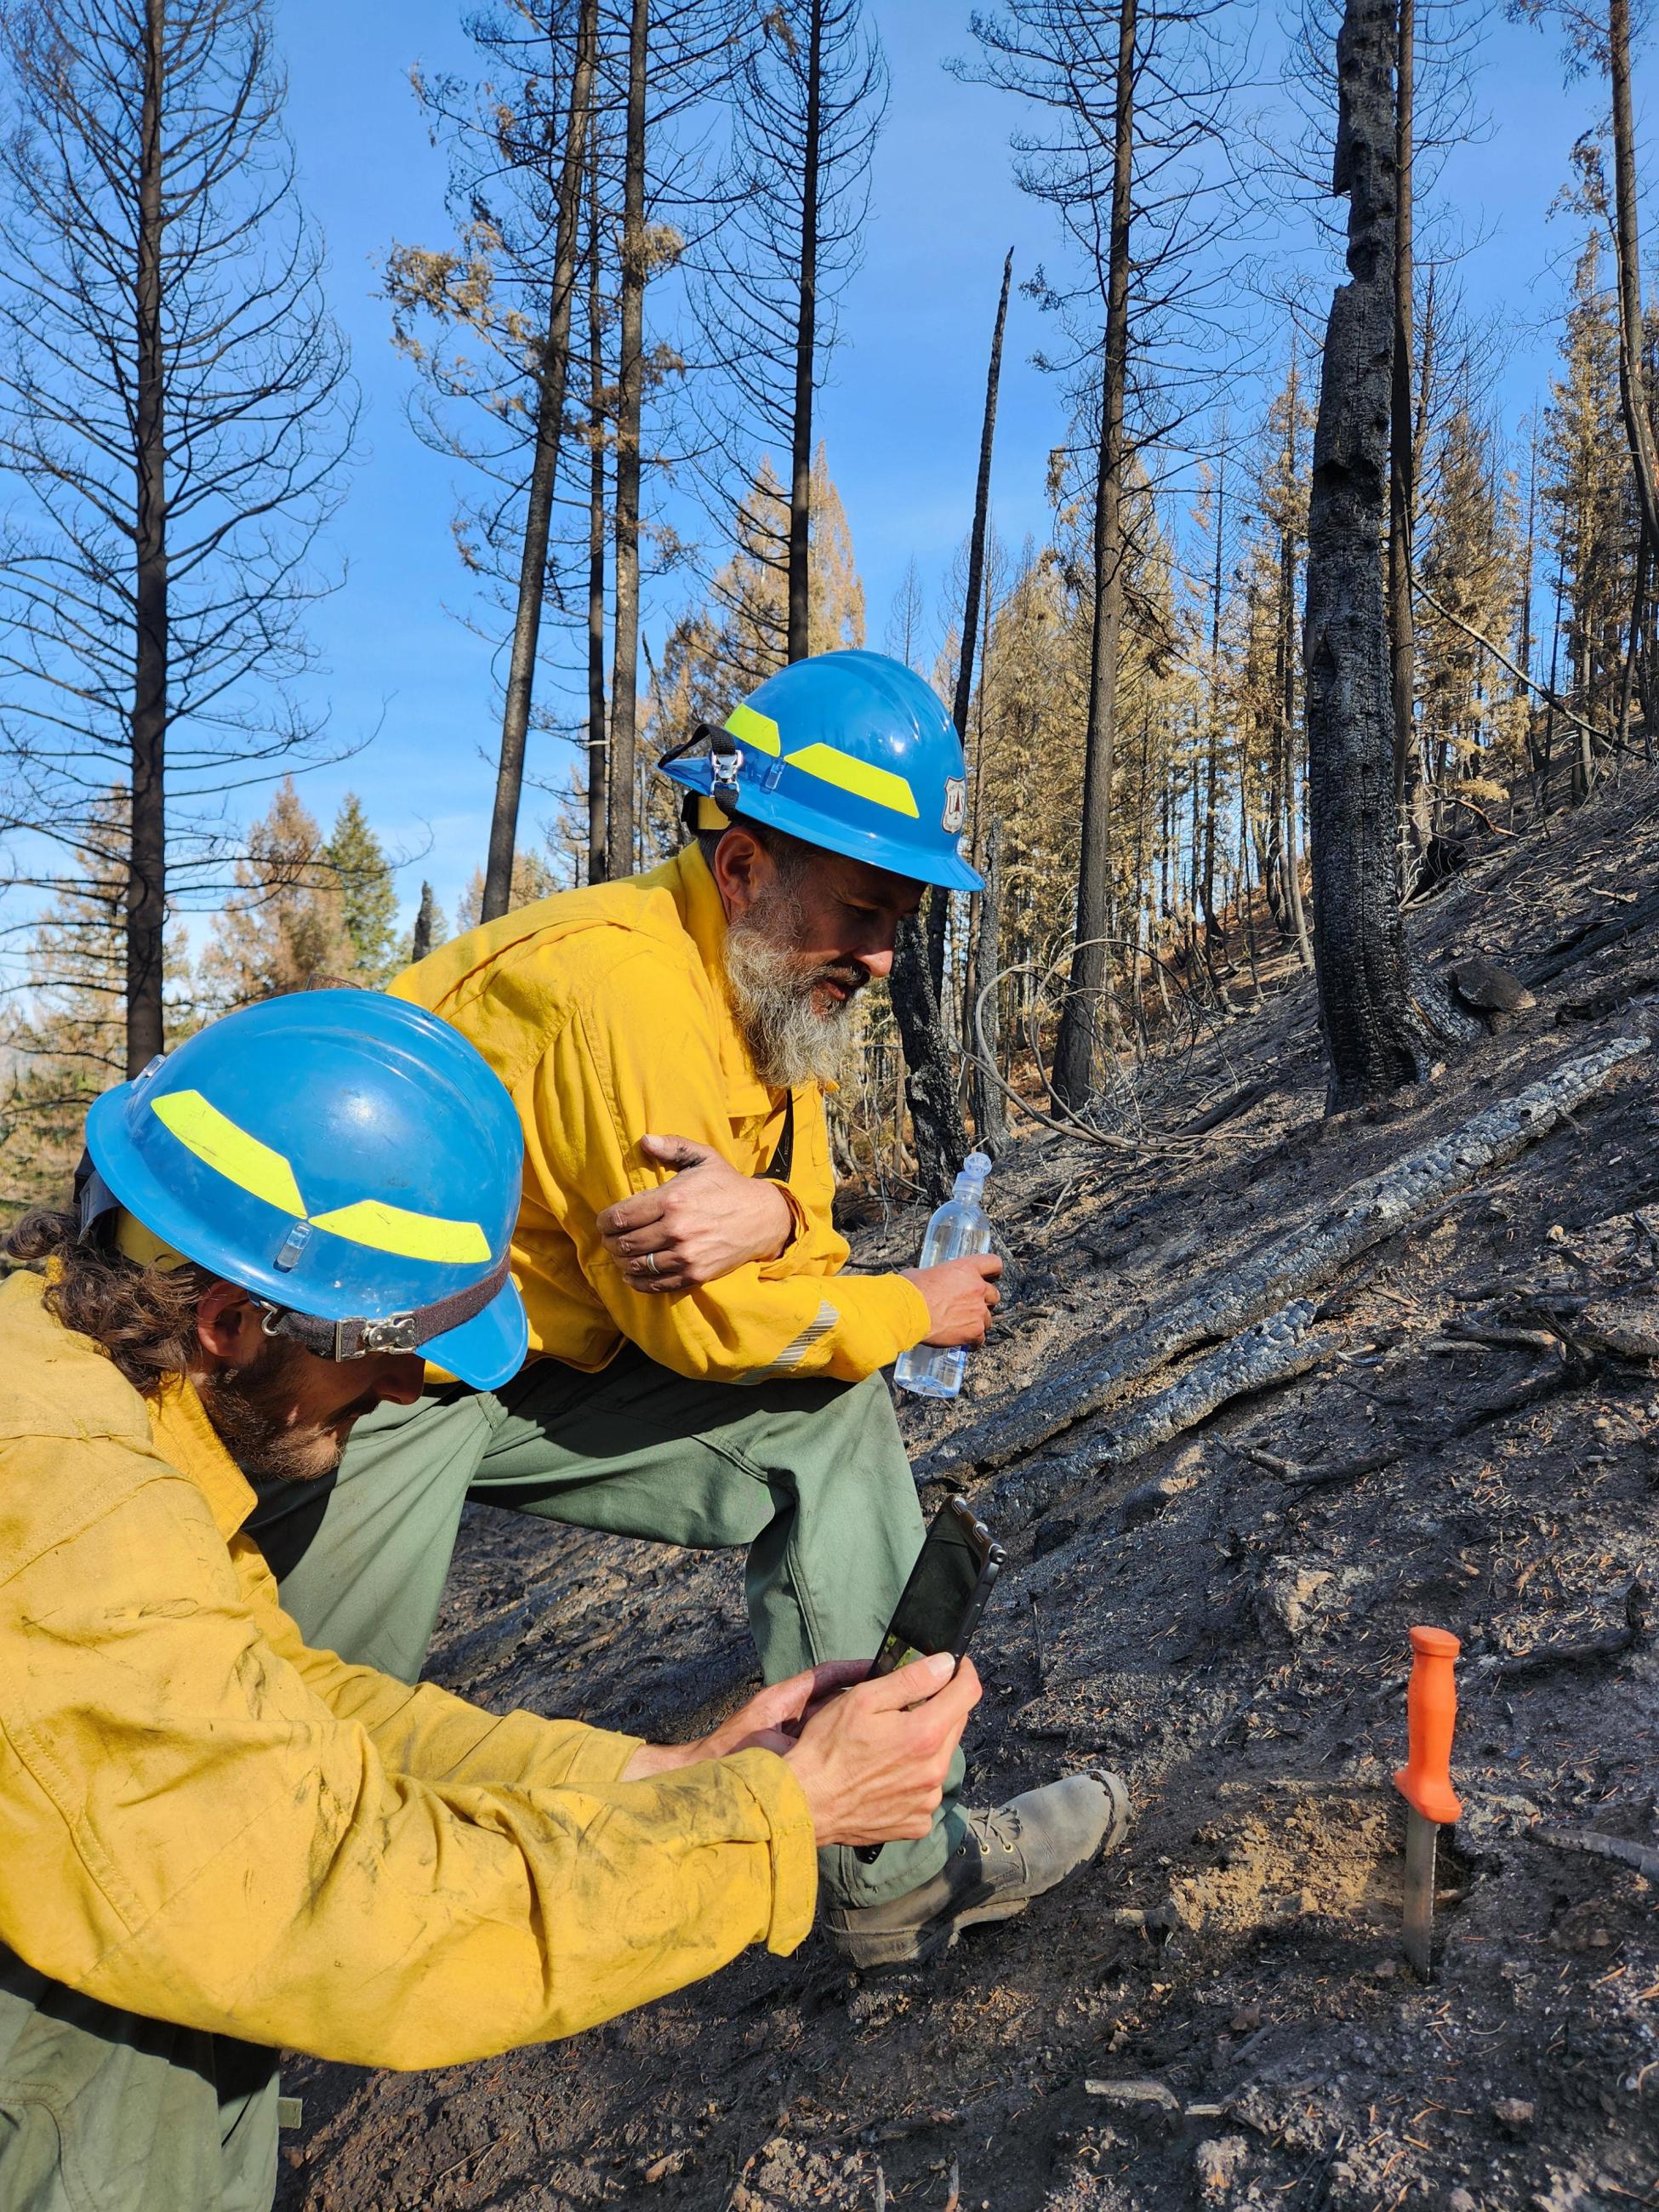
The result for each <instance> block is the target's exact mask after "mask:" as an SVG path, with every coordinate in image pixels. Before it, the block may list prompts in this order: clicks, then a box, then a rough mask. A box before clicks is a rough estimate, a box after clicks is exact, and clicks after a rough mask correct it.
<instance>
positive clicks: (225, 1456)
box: [149, 1375, 258, 1543]
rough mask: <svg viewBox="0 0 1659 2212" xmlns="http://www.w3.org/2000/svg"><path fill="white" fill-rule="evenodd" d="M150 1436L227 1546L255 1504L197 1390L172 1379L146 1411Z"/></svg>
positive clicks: (249, 1486) (178, 1377)
mask: <svg viewBox="0 0 1659 2212" xmlns="http://www.w3.org/2000/svg"><path fill="white" fill-rule="evenodd" d="M149 1427H150V1434H151V1436H152V1437H154V1439H155V1448H156V1449H157V1450H158V1451H159V1452H161V1455H162V1456H163V1457H164V1458H165V1459H166V1460H167V1464H168V1465H169V1466H170V1467H176V1468H178V1470H179V1474H185V1475H188V1476H189V1477H190V1480H191V1481H192V1482H193V1483H194V1484H195V1485H196V1487H197V1489H198V1490H199V1491H200V1492H201V1493H202V1495H203V1497H204V1498H206V1500H207V1502H208V1510H209V1511H210V1513H211V1514H212V1516H213V1523H214V1526H215V1528H217V1529H218V1531H219V1534H221V1535H222V1537H223V1538H224V1540H225V1541H226V1542H227V1543H228V1542H229V1541H230V1540H231V1538H232V1537H233V1536H234V1534H236V1532H237V1530H238V1529H239V1528H240V1527H241V1525H242V1523H243V1522H244V1521H246V1519H247V1516H248V1515H249V1514H250V1513H252V1510H253V1508H254V1506H255V1504H257V1503H258V1500H257V1499H256V1498H255V1496H254V1492H253V1486H252V1483H250V1482H249V1480H248V1479H247V1477H246V1475H245V1474H243V1473H242V1470H241V1469H240V1468H239V1467H238V1466H237V1464H236V1462H235V1461H234V1459H232V1457H231V1455H230V1454H229V1453H228V1451H227V1450H226V1449H225V1448H224V1446H223V1444H222V1443H221V1442H220V1441H219V1433H218V1431H217V1430H216V1428H215V1427H214V1425H213V1424H212V1422H211V1421H210V1420H209V1419H208V1417H207V1408H206V1407H204V1405H203V1403H202V1401H201V1400H200V1398H198V1397H197V1395H196V1392H195V1389H193V1388H192V1386H191V1384H190V1383H187V1382H186V1381H185V1378H184V1376H182V1375H170V1376H168V1377H167V1380H166V1382H165V1383H163V1384H162V1385H161V1395H160V1396H159V1397H158V1398H156V1399H155V1400H154V1401H152V1402H151V1405H150V1411H149Z"/></svg>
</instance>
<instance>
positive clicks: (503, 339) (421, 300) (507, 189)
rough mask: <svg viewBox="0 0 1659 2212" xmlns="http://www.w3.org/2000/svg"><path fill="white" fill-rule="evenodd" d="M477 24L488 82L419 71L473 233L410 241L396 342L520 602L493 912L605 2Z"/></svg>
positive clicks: (537, 603)
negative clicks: (476, 488)
mask: <svg viewBox="0 0 1659 2212" xmlns="http://www.w3.org/2000/svg"><path fill="white" fill-rule="evenodd" d="M468 28H469V33H470V36H471V40H472V41H473V44H474V46H476V47H477V51H478V53H479V57H480V60H481V63H482V64H483V75H482V76H481V77H480V79H479V81H478V82H477V84H471V83H468V82H465V81H464V80H463V79H461V78H459V77H456V76H436V77H428V76H424V75H422V74H421V73H420V72H418V71H417V72H416V75H415V77H414V86H415V92H416V98H417V99H418V100H419V101H420V103H421V105H422V108H423V109H424V110H425V112H426V113H427V116H428V120H429V122H430V124H431V126H432V128H433V131H434V132H435V134H436V135H439V136H441V138H442V139H443V140H444V142H445V143H447V148H448V151H449V156H450V193H449V197H450V203H451V205H452V207H453V209H454V210H455V213H456V218H457V238H456V242H455V244H454V245H453V246H448V247H442V248H438V249H432V248H428V247H423V246H396V247H394V248H393V250H392V253H391V254H390V255H389V256H388V258H387V262H386V279H385V282H386V296H387V298H388V300H389V301H391V304H392V328H393V334H394V338H395V341H396V343H398V346H399V348H400V349H401V350H402V351H403V352H404V355H405V356H406V357H407V358H408V359H409V360H410V362H412V363H413V365H414V366H415V367H416V368H417V369H418V370H419V371H420V373H421V376H422V390H421V392H420V394H419V398H418V400H417V403H416V407H415V409H414V410H413V418H414V422H415V426H416V430H417V432H418V433H419V435H421V436H422V439H423V440H424V441H425V442H427V443H428V444H429V445H431V446H433V447H435V449H436V450H437V451H439V452H441V453H453V454H454V455H456V456H457V457H458V458H460V459H465V460H466V461H467V462H469V463H470V464H471V465H472V466H473V467H474V468H476V469H477V470H478V471H480V472H481V474H482V475H483V477H484V479H485V480H486V482H487V483H489V485H490V486H491V489H489V491H488V492H487V493H486V494H485V495H484V496H483V499H482V500H474V501H469V503H468V505H467V506H466V507H465V508H464V510H463V512H462V514H461V516H460V517H459V518H458V524H457V539H458V543H459V545H460V547H461V550H462V557H463V558H464V559H465V561H466V562H467V563H468V565H469V567H471V568H473V569H474V570H475V571H480V572H483V573H487V574H491V575H493V577H494V579H495V583H496V586H497V588H498V589H499V591H500V592H501V595H502V597H503V599H505V600H506V602H507V604H508V605H510V606H511V608H512V629H511V633H510V644H509V647H508V659H507V676H506V681H505V685H504V690H503V697H502V705H501V741H500V744H499V747H498V750H497V755H496V772H495V799H494V803H493V805H492V808H491V812H490V823H489V857H488V861H487V864H486V866H485V870H484V883H483V907H482V917H483V920H485V921H493V920H494V919H495V916H496V915H501V914H504V913H505V912H506V911H507V905H508V903H509V901H510V897H511V888H512V878H513V852H514V847H515V845H516V842H517V838H518V823H519V806H520V799H521V796H522V793H523V788H524V774H525V755H526V743H527V739H528V735H529V731H530V726H531V721H532V712H533V710H534V706H535V689H536V676H537V669H538V661H539V658H540V655H541V653H542V650H543V640H542V628H543V620H544V611H545V606H546V601H547V598H548V585H549V573H550V558H551V557H552V556H551V548H552V543H553V527H554V518H555V509H556V501H557V498H558V488H559V471H560V467H561V462H562V453H563V447H564V429H565V404H566V396H567V391H568V381H569V370H570V352H571V331H572V319H573V307H574V297H575V293H576V289H577V276H578V250H577V249H578V234H579V231H580V222H581V200H582V186H583V182H584V176H585V173H586V172H587V171H589V170H590V169H591V167H592V156H593V152H594V148H595V143H596V141H597V137H598V132H599V117H598V114H597V112H596V86H595V75H596V70H597V66H598V60H599V0H579V4H578V5H577V6H575V7H574V8H573V7H571V6H569V5H568V4H567V0H531V4H527V5H526V6H524V7H522V8H518V7H509V8H506V9H502V10H500V11H490V10H481V11H480V12H479V13H478V14H477V15H474V16H473V17H472V18H471V21H470V23H469V26H468ZM458 402H460V403H465V408H464V409H463V410H462V412H461V413H459V414H458V413H457V411H456V403H458Z"/></svg>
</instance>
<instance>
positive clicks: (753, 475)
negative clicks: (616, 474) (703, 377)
mask: <svg viewBox="0 0 1659 2212" xmlns="http://www.w3.org/2000/svg"><path fill="white" fill-rule="evenodd" d="M886 106H887V66H886V63H885V61H884V58H883V56H882V52H881V47H880V44H879V42H878V39H877V37H876V34H875V32H874V30H873V28H872V27H871V26H870V25H869V24H868V23H867V21H866V18H865V13H864V9H863V4H862V0H779V4H777V5H775V6H772V7H769V8H768V9H765V10H764V12H763V14H762V15H761V17H760V21H759V24H758V28H757V33H756V35H755V36H754V37H753V38H752V39H751V40H750V41H749V42H748V43H747V45H746V46H744V50H743V54H742V58H741V61H740V63H739V65H738V70H737V73H736V76H735V80H734V84H733V112H732V145H731V149H730V158H729V167H728V174H727V177H726V182H725V185H724V205H725V210H726V212H725V217H724V220H723V221H722V222H719V223H718V224H714V225H711V226H710V227H709V228H708V232H707V234H706V236H705V237H704V239H703V240H702V242H701V244H700V245H698V246H694V247H693V249H692V254H691V258H693V260H694V261H695V263H696V294H697V297H698V303H699V304H698V318H697V319H698V320H699V321H700V323H701V324H702V329H703V331H704V332H705V334H706V335H707V336H708V337H714V335H716V334H718V337H719V339H720V343H719V345H718V347H717V349H716V350H715V352H714V356H713V359H712V362H711V366H712V367H713V368H714V370H715V372H716V375H715V380H714V384H713V385H712V386H711V387H710V396H711V402H712V403H713V404H710V405H709V406H708V408H707V409H706V410H705V414H706V425H705V428H706V436H707V440H708V452H707V456H706V459H705V461H704V464H703V474H704V481H705V495H706V497H707V501H708V506H709V508H710V511H711V513H713V514H714V517H715V519H716V520H717V522H718V525H719V526H720V530H721V531H722V532H729V533H731V534H732V535H733V536H735V537H736V538H738V541H739V542H740V543H742V544H744V546H745V547H746V548H747V549H748V550H749V551H750V553H751V554H752V555H753V556H755V557H757V558H760V559H762V560H763V561H765V562H766V563H767V564H768V565H769V567H771V568H775V569H776V570H777V571H778V572H779V573H780V574H781V575H782V576H783V577H784V578H785V580H786V591H785V593H784V595H783V605H782V609H781V612H782V615H783V620H782V623H781V626H780V628H779V629H778V632H777V635H775V637H769V638H767V639H766V640H764V641H763V644H764V646H765V647H766V648H767V650H768V654H769V657H773V658H774V659H775V665H781V664H782V663H783V662H784V661H786V660H799V659H801V658H802V657H803V655H805V654H806V653H810V652H811V650H812V641H811V605H812V591H811V544H812V511H811V492H812V463H813V443H814V431H813V407H814V401H815V398H816V395H817V391H818V388H819V387H820V386H821V385H822V384H823V379H824V374H825V372H826V369H827V367H828V364H829V358H830V356H831V355H832V354H833V353H834V350H835V348H836V343H837V340H838V337H839V330H838V325H837V319H836V307H837V302H838V301H839V298H840V295H841V293H842V290H843V289H844V288H845V286H846V284H847V283H848V279H849V278H850V277H851V276H852V275H853V273H854V270H856V268H857V267H858V264H859V258H860V234H861V231H862V228H863V224H864V217H865V211H866V207H867V205H868V201H869V172H870V161H871V157H872V154H873V152H874V150H875V143H876V139H877V137H878V134H879V132H880V130H881V125H882V121H883V118H884V115H885V113H886ZM769 449H770V450H772V451H775V452H776V453H777V454H778V455H779V457H780V459H781V456H782V455H783V454H785V453H787V455H788V466H789V482H788V497H787V504H786V505H785V506H784V507H783V510H782V513H781V517H779V516H778V514H777V510H776V503H775V500H774V499H773V498H772V497H770V496H769V495H768V492H767V489H766V487H765V484H764V483H763V469H764V463H765V459H766V457H767V455H768V453H769ZM734 513H735V514H736V516H737V518H738V522H737V527H736V529H735V530H733V529H732V516H733V514H734Z"/></svg>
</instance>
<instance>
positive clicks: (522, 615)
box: [481, 0, 599, 921]
mask: <svg viewBox="0 0 1659 2212" xmlns="http://www.w3.org/2000/svg"><path fill="white" fill-rule="evenodd" d="M598 21H599V0H582V11H581V15H580V19H579V21H578V24H577V31H576V60H575V66H574V70H572V73H571V82H570V106H569V110H568V115H567V118H566V122H565V143H564V156H563V160H562V163H561V165H560V171H559V191H558V205H557V214H556V219H555V229H554V245H553V286H552V291H551V293H550V297H549V301H548V317H547V332H546V336H545V337H544V340H543V343H542V355H541V362H540V367H539V373H538V377H537V392H536V441H535V445H534V447H533V450H532V455H531V463H530V488H529V492H528V495H527V497H526V503H525V526H524V547H523V550H522V553H521V556H520V562H519V602H518V609H517V612H516V614H515V615H514V617H513V649H512V654H511V657H510V659H509V660H508V663H507V696H506V700H505V702H504V704H503V706H502V709H501V756H500V760H499V763H498V764H497V767H496V771H495V806H494V809H493V811H492V812H491V814H490V817H489V860H488V861H487V863H486V865H485V867H484V887H483V907H482V909H481V919H482V920H483V921H495V918H496V916H497V915H503V914H505V913H506V912H507V907H508V905H509V904H510V903H511V901H512V896H513V847H514V845H515V843H516V842H517V839H518V834H519V800H520V796H521V794H522V792H523V789H524V757H525V739H526V735H527V733H528V732H529V728H530V707H531V699H532V693H533V691H534V689H535V681H536V650H537V646H538V641H539V640H540V636H541V625H542V601H543V598H544V595H545V592H546V590H547V545H548V539H549V537H550V534H551V530H552V521H553V494H554V488H555V485H556V480H557V477H558V473H559V447H560V445H561V442H562V437H563V432H564V398H565V386H566V383H567V381H568V376H569V369H570V303H571V296H572V295H573V293H574V290H575V286H576V226H577V223H578V222H579V220H580V204H581V182H582V167H583V159H584V155H585V153H586V142H587V131H588V125H589V120H590V114H589V111H590V109H591V107H592V82H593V50H594V46H595V43H596V40H597V35H598Z"/></svg>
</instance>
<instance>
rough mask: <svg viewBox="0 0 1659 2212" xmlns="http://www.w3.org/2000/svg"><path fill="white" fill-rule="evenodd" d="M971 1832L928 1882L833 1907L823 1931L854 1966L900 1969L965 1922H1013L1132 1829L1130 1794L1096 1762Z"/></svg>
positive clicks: (940, 1947)
mask: <svg viewBox="0 0 1659 2212" xmlns="http://www.w3.org/2000/svg"><path fill="white" fill-rule="evenodd" d="M966 1818H967V1822H968V1827H967V1832H966V1833H965V1834H964V1836H963V1838H962V1841H961V1842H960V1843H959V1844H957V1848H956V1850H954V1851H953V1852H952V1853H951V1856H950V1857H949V1858H948V1859H946V1861H945V1864H944V1865H943V1866H942V1867H941V1868H940V1869H939V1872H938V1873H937V1874H936V1875H934V1876H933V1880H932V1881H925V1882H923V1884H922V1885H921V1888H920V1889H913V1890H911V1891H909V1892H908V1894H907V1895H905V1896H903V1897H895V1898H891V1899H889V1900H888V1901H887V1902H886V1903H885V1904H883V1905H829V1907H827V1908H826V1910H825V1912H824V1915H823V1928H824V1933H825V1934H826V1935H827V1936H829V1941H830V1942H831V1943H832V1944H833V1945H834V1946H835V1948H836V1950H837V1951H839V1952H840V1953H841V1954H842V1957H843V1958H844V1959H845V1960H847V1961H848V1964H849V1965H851V1966H903V1965H906V1964H908V1963H911V1962H913V1961H916V1960H925V1959H932V1958H935V1957H937V1956H938V1955H939V1954H940V1953H942V1952H945V1951H948V1950H949V1949H950V1948H951V1945H952V1944H953V1943H954V1942H956V1940H957V1936H960V1935H961V1933H962V1931H963V1929H964V1928H974V1927H977V1926H978V1924H979V1923H980V1922H981V1921H984V1920H1012V1918H1013V1917H1014V1916H1015V1914H1016V1913H1019V1912H1024V1910H1025V1908H1026V1906H1027V1905H1029V1904H1030V1901H1031V1899H1033V1898H1034V1897H1041V1896H1042V1893H1043V1891H1044V1890H1046V1889H1052V1888H1054V1885H1055V1884H1056V1883H1057V1882H1061V1881H1065V1879H1066V1875H1068V1874H1070V1873H1072V1872H1073V1869H1076V1868H1078V1867H1080V1866H1081V1865H1082V1864H1083V1863H1084V1862H1085V1860H1087V1859H1091V1858H1092V1857H1094V1856H1095V1854H1096V1853H1097V1851H1109V1850H1116V1848H1117V1846H1118V1845H1119V1844H1121V1842H1122V1841H1123V1838H1124V1837H1125V1836H1126V1835H1127V1833H1128V1829H1129V1793H1128V1790H1127V1789H1126V1788H1125V1786H1124V1784H1123V1782H1122V1779H1121V1777H1120V1776H1118V1775H1115V1774H1108V1773H1106V1772H1104V1771H1102V1770H1100V1769H1095V1770H1092V1771H1090V1772H1087V1773H1084V1774H1068V1775H1066V1776H1065V1777H1064V1778H1063V1779H1062V1780H1060V1781H1059V1782H1050V1783H1048V1784H1045V1785H1044V1786H1043V1787H1042V1789H1040V1790H1024V1791H1023V1792H1022V1794H1021V1795H1020V1796H1018V1797H1011V1798H1010V1799H1009V1801H1008V1802H1007V1803H1006V1805H999V1806H998V1807H997V1808H996V1810H995V1811H994V1812H992V1813H969V1814H968V1815H967V1816H966Z"/></svg>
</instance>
